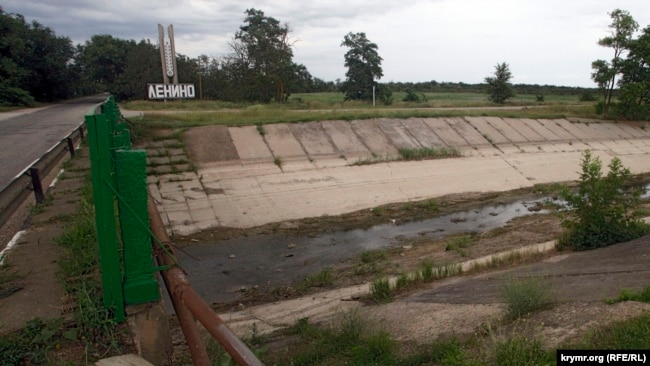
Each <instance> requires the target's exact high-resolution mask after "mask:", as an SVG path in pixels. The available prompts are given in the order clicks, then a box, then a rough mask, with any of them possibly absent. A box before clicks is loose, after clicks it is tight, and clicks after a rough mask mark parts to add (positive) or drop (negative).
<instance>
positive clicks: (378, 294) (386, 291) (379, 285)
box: [370, 277, 393, 303]
mask: <svg viewBox="0 0 650 366" xmlns="http://www.w3.org/2000/svg"><path fill="white" fill-rule="evenodd" d="M370 296H371V297H372V299H373V300H375V301H376V302H379V303H387V302H390V301H391V300H393V288H392V287H391V285H390V280H389V279H388V278H386V277H381V278H377V279H375V280H374V281H372V283H371V284H370Z"/></svg>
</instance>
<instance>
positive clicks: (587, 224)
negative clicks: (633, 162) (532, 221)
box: [559, 150, 649, 250]
mask: <svg viewBox="0 0 650 366" xmlns="http://www.w3.org/2000/svg"><path fill="white" fill-rule="evenodd" d="M608 167H609V172H608V173H607V175H606V176H603V173H602V163H601V161H600V159H599V158H598V157H595V158H594V157H592V155H591V152H590V151H588V150H587V151H585V153H584V155H583V159H582V172H581V174H580V181H579V184H578V191H577V192H576V193H574V192H572V191H571V190H569V189H568V188H566V187H565V188H564V189H563V191H562V193H561V195H560V196H561V198H562V199H564V200H565V201H566V202H567V206H568V207H569V208H570V209H571V210H572V211H569V212H568V213H567V215H566V217H565V218H564V220H563V222H562V225H563V226H564V227H565V228H566V231H565V233H564V234H563V235H562V237H561V238H560V240H559V244H560V245H562V246H564V245H570V246H572V247H573V248H574V249H576V250H585V249H593V248H599V247H603V246H607V245H610V244H615V243H621V242H625V241H629V240H632V239H635V238H638V237H640V236H642V235H644V234H645V233H647V232H648V231H649V228H648V225H647V224H645V223H644V222H643V221H642V220H640V219H637V218H635V217H634V215H633V209H634V208H635V207H636V206H637V205H638V203H639V197H640V190H639V189H637V188H634V187H631V185H630V184H629V180H630V177H631V173H630V170H629V169H627V168H625V167H624V166H623V165H622V163H621V161H620V159H618V158H614V159H612V161H611V162H610V164H609V166H608Z"/></svg>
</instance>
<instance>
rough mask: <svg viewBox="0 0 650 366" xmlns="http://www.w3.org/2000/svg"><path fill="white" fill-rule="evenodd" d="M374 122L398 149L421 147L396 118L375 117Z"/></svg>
mask: <svg viewBox="0 0 650 366" xmlns="http://www.w3.org/2000/svg"><path fill="white" fill-rule="evenodd" d="M375 123H376V124H377V126H379V128H380V129H381V130H382V132H383V133H384V134H385V135H386V136H387V137H388V139H389V140H390V142H391V143H392V144H393V146H395V147H396V148H398V149H410V148H418V147H422V145H420V143H419V142H418V140H416V139H415V138H414V137H413V136H412V135H411V134H410V133H409V132H408V130H407V129H406V128H404V126H403V125H402V123H401V121H400V120H398V119H388V118H377V119H376V120H375Z"/></svg>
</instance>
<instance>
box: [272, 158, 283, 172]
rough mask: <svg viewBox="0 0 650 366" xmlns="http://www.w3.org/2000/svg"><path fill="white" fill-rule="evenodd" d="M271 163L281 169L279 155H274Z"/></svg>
mask: <svg viewBox="0 0 650 366" xmlns="http://www.w3.org/2000/svg"><path fill="white" fill-rule="evenodd" d="M273 164H275V165H277V166H278V168H280V169H282V158H281V157H279V156H276V157H275V158H274V159H273Z"/></svg>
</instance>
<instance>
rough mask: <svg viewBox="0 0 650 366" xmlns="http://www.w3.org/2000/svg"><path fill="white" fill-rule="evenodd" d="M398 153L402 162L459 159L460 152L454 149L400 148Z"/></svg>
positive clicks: (445, 147) (444, 147)
mask: <svg viewBox="0 0 650 366" xmlns="http://www.w3.org/2000/svg"><path fill="white" fill-rule="evenodd" d="M398 153H399V155H400V157H401V158H402V160H424V159H442V158H450V157H460V156H461V154H460V151H459V150H458V149H457V148H455V147H447V146H443V147H420V148H400V149H399V150H398Z"/></svg>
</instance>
